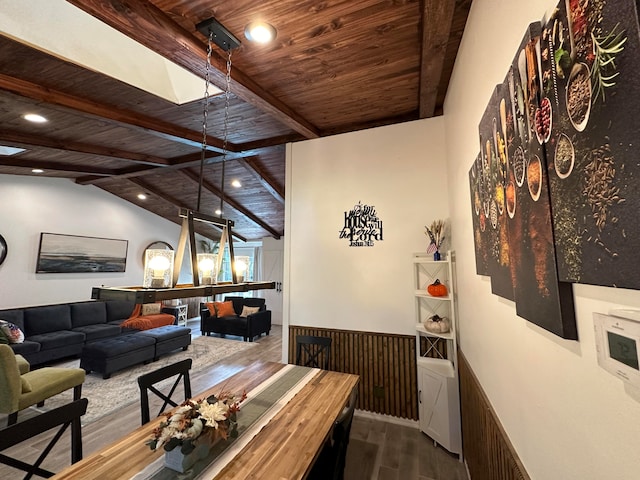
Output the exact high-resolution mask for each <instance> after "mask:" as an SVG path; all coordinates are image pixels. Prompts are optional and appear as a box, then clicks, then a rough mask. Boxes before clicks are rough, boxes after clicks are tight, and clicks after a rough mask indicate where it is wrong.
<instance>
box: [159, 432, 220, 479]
mask: <svg viewBox="0 0 640 480" xmlns="http://www.w3.org/2000/svg"><path fill="white" fill-rule="evenodd" d="M209 450H211V442H209V441H207V440H204V441H199V442H197V444H196V448H195V449H194V450H193V451H192V452H191V453H190V454H188V455H185V454H184V453H182V450H181V448H180V447H176V448H174V449H173V450H169V451H168V452H164V466H165V467H167V468H170V469H171V470H175V471H176V472H180V473H185V472H186V471H187V470H189V469H190V468H191V467H193V465H194V464H195V463H196V462H197V461H198V460H203V459H205V458H207V455H209Z"/></svg>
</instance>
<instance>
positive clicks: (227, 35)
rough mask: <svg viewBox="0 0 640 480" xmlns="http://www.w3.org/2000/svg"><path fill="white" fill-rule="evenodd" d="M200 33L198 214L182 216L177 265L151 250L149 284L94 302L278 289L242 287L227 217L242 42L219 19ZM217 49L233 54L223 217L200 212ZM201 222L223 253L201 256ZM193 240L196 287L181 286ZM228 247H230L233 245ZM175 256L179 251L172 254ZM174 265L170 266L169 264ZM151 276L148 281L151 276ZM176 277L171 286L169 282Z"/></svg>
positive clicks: (98, 294) (105, 290)
mask: <svg viewBox="0 0 640 480" xmlns="http://www.w3.org/2000/svg"><path fill="white" fill-rule="evenodd" d="M196 28H197V30H198V31H199V32H200V33H202V34H203V35H204V36H205V37H207V39H208V42H207V62H206V66H205V93H204V106H203V115H202V116H203V119H202V151H201V156H200V175H199V182H198V200H197V207H196V210H195V211H194V210H189V209H185V208H181V209H180V210H179V213H178V214H179V216H180V217H181V218H182V228H181V230H180V238H179V240H178V246H177V248H176V253H175V263H172V262H171V259H170V258H167V257H166V256H164V257H163V258H162V259H158V260H156V261H153V262H152V260H153V258H155V257H156V255H154V254H155V252H149V256H150V257H153V258H149V259H148V261H147V262H145V281H144V285H143V286H142V287H134V288H131V287H128V288H118V287H99V288H98V287H94V288H93V291H92V298H94V299H100V300H111V299H127V300H133V301H135V302H136V303H150V302H157V301H161V300H170V299H176V298H188V297H210V296H213V295H216V294H218V293H220V294H222V293H230V292H243V291H249V290H266V289H273V288H275V283H274V282H252V283H244V280H245V279H244V274H243V275H242V281H243V283H241V284H239V283H238V277H239V275H238V274H237V272H236V268H235V265H236V261H235V258H234V253H233V233H232V227H233V226H234V223H233V221H231V220H228V219H224V218H222V216H221V215H222V212H224V200H225V194H224V182H225V178H224V177H225V160H226V155H227V143H228V142H227V136H228V126H229V98H230V92H231V52H232V50H233V49H235V48H237V47H238V46H239V45H240V41H239V40H238V39H237V38H236V37H234V36H233V35H232V34H231V32H229V31H228V30H227V29H226V28H225V27H224V26H223V25H222V24H221V23H220V22H218V21H217V20H216V19H214V18H209V19H207V20H204V21H202V22H200V23H199V24H198V25H196ZM213 44H215V45H217V46H218V47H219V48H221V49H222V50H224V51H225V52H227V65H226V67H227V69H226V82H225V83H226V85H225V92H224V94H225V105H224V131H223V144H222V162H221V163H222V165H221V167H222V173H221V189H220V191H221V195H220V208H219V210H220V212H221V213H220V214H219V215H220V216H212V215H208V214H205V213H202V212H201V211H200V206H201V197H202V185H203V179H204V166H205V161H206V153H207V118H208V113H209V86H210V84H211V80H210V71H211V55H212V53H213V52H212V46H213ZM195 221H200V222H204V223H208V224H211V225H213V226H216V227H218V228H220V229H222V234H221V237H220V246H219V251H218V255H217V256H215V255H210V254H196V240H195V229H194V222H195ZM187 242H189V249H190V253H191V256H190V261H191V273H192V278H193V285H178V284H177V283H178V277H179V275H180V269H181V266H182V261H183V258H184V254H185V250H186V245H187ZM227 243H228V245H227ZM225 247H226V248H227V249H228V251H229V257H230V265H231V266H232V268H231V274H232V279H233V281H232V283H231V284H229V283H227V284H217V285H215V283H216V277H217V272H218V271H219V269H220V265H221V263H222V255H223V254H224V251H225ZM171 253H173V252H171ZM167 263H169V265H167ZM147 277H148V278H147ZM169 278H170V279H171V280H170V282H169V280H168V279H169Z"/></svg>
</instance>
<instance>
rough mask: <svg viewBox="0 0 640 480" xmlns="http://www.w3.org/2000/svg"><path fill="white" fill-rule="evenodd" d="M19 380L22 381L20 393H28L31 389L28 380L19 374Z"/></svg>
mask: <svg viewBox="0 0 640 480" xmlns="http://www.w3.org/2000/svg"><path fill="white" fill-rule="evenodd" d="M20 381H21V382H22V393H29V392H30V391H31V384H30V383H29V380H27V379H26V378H24V377H23V376H22V375H20Z"/></svg>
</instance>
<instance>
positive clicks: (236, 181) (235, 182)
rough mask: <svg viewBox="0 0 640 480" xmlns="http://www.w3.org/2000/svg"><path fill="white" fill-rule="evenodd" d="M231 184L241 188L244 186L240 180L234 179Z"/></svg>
mask: <svg viewBox="0 0 640 480" xmlns="http://www.w3.org/2000/svg"><path fill="white" fill-rule="evenodd" d="M231 186H232V187H236V188H240V187H241V186H242V184H241V183H240V180H233V181H232V182H231Z"/></svg>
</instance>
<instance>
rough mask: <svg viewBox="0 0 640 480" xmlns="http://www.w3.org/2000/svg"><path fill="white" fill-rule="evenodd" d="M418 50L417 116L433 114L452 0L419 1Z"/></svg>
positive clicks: (445, 48) (447, 38)
mask: <svg viewBox="0 0 640 480" xmlns="http://www.w3.org/2000/svg"><path fill="white" fill-rule="evenodd" d="M421 5H422V49H421V50H422V51H421V58H420V93H419V111H420V118H430V117H433V116H434V115H435V112H436V103H437V98H438V86H439V85H440V77H441V76H442V65H443V63H444V58H445V55H446V53H447V42H448V40H449V35H450V33H451V22H452V21H453V12H454V10H455V6H456V2H455V1H454V0H444V1H443V0H422V2H421Z"/></svg>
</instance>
